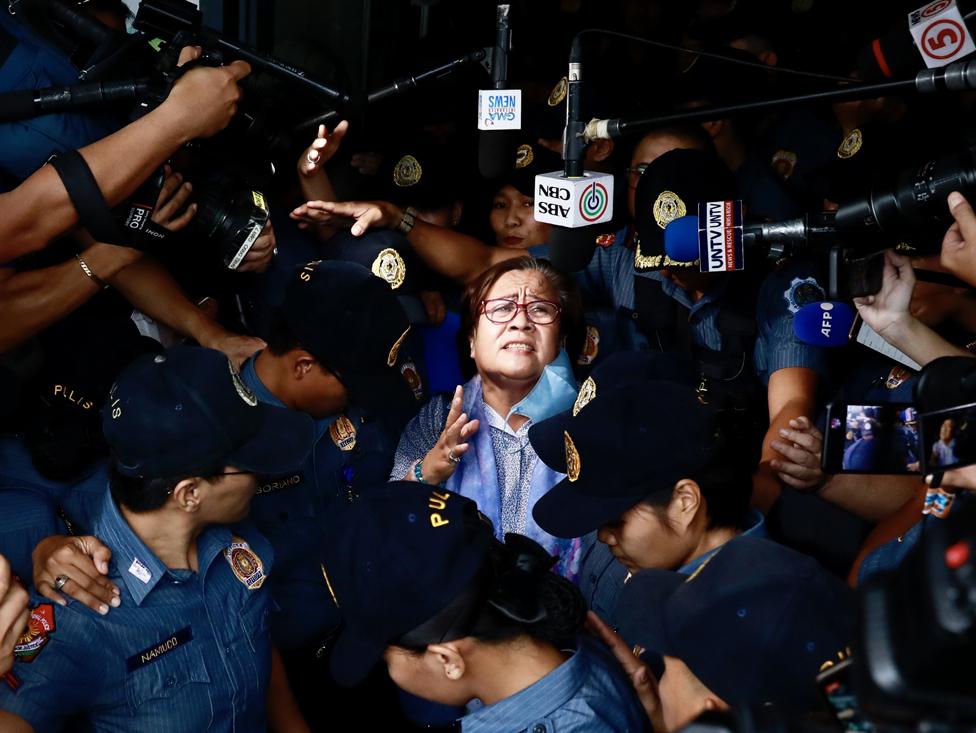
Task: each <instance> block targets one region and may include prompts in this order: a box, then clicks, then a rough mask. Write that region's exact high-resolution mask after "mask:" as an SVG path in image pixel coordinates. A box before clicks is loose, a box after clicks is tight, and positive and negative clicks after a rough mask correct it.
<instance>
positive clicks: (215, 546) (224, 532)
mask: <svg viewBox="0 0 976 733" xmlns="http://www.w3.org/2000/svg"><path fill="white" fill-rule="evenodd" d="M94 533H95V535H96V536H97V537H99V538H101V540H102V542H104V543H105V544H106V545H107V546H108V547H109V549H111V550H112V564H113V565H114V566H115V567H116V568H117V572H118V574H119V575H120V576H121V577H122V580H123V582H124V583H125V588H126V590H127V591H128V592H129V594H130V595H131V596H132V599H133V601H135V604H136V605H137V606H140V605H142V602H143V600H145V598H146V596H148V595H149V593H150V592H151V591H152V589H153V588H155V587H156V585H157V584H158V583H159V582H160V581H161V580H162V579H163V578H164V577H165V576H167V575H169V574H170V571H169V569H168V568H167V567H166V566H165V565H164V564H163V561H162V560H160V559H159V558H158V557H156V555H155V553H153V551H152V550H150V549H149V548H148V547H147V546H146V543H144V542H143V541H142V540H141V539H139V537H138V535H136V533H135V532H133V531H132V527H130V526H129V523H128V522H126V521H125V518H124V517H123V516H122V513H121V512H120V511H119V508H118V506H117V505H116V504H115V501H114V500H113V499H112V494H111V492H110V491H108V489H106V491H105V499H104V503H103V505H102V513H101V515H100V517H99V519H98V521H97V522H96V523H95V528H94ZM231 541H232V538H231V531H230V529H229V528H228V527H226V526H222V525H212V526H210V527H207V528H206V529H205V530H204V531H203V532H202V533H201V535H200V536H199V537H198V538H197V562H198V565H199V574H200V575H201V576H203V575H205V574H206V572H207V568H209V567H210V563H211V562H213V560H214V558H216V557H218V556H219V555H220V554H221V553H222V552H223V550H224V549H225V548H227V547H230V544H231Z"/></svg>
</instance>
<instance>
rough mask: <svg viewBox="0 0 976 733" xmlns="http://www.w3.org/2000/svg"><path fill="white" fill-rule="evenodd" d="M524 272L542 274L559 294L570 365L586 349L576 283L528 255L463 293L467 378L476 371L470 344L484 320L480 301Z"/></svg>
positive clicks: (509, 262) (495, 268)
mask: <svg viewBox="0 0 976 733" xmlns="http://www.w3.org/2000/svg"><path fill="white" fill-rule="evenodd" d="M524 270H528V271H534V272H538V273H540V274H541V275H542V276H543V277H544V278H545V279H546V282H547V283H548V284H549V286H550V287H551V288H552V289H553V290H554V291H555V292H556V298H557V299H558V301H559V305H560V306H561V307H562V313H561V314H560V316H559V336H560V338H562V339H564V341H565V344H566V346H565V348H566V353H567V354H569V359H570V362H572V363H573V364H575V363H576V359H577V357H578V356H579V354H580V351H581V350H582V349H583V343H584V339H585V333H586V332H585V330H584V328H583V301H582V299H581V297H580V293H579V288H578V287H577V286H576V281H575V280H573V278H571V277H569V276H568V275H566V274H565V273H563V272H562V271H560V270H557V269H556V268H555V267H553V266H552V264H551V263H550V262H549V260H545V259H537V258H534V257H530V256H529V255H528V254H526V256H525V257H514V258H512V259H510V260H504V261H503V262H499V263H498V264H497V265H494V266H493V267H489V268H488V269H487V270H485V271H484V272H483V273H481V275H479V276H478V277H477V278H476V279H475V280H473V281H472V282H471V283H470V284H469V285H468V287H467V288H465V290H464V295H463V297H462V299H461V306H460V308H461V328H460V329H459V330H458V349H459V351H460V356H461V362H462V364H461V368H462V370H463V371H465V372H466V374H467V375H469V376H470V375H471V374H474V371H475V370H474V368H473V364H472V363H471V358H470V349H469V348H468V340H469V339H471V338H472V337H473V335H474V330H475V326H476V325H477V323H478V319H479V318H480V316H481V313H480V310H481V301H482V300H484V298H485V296H486V295H487V294H488V293H489V291H491V289H492V287H493V286H494V285H495V283H496V282H498V280H499V279H500V278H501V277H502V275H504V274H506V273H508V272H517V271H524Z"/></svg>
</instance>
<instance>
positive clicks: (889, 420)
mask: <svg viewBox="0 0 976 733" xmlns="http://www.w3.org/2000/svg"><path fill="white" fill-rule="evenodd" d="M974 416H976V413H974ZM973 424H974V426H976V422H974V423H973ZM918 427H919V426H918V413H917V411H916V410H915V408H914V407H913V406H912V405H908V404H898V403H888V404H882V405H849V404H831V405H830V406H829V407H828V408H827V433H826V435H825V438H824V451H823V469H824V471H825V472H826V473H882V474H909V473H920V471H921V465H920V459H921V450H920V443H919V434H918Z"/></svg>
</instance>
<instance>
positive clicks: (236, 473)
mask: <svg viewBox="0 0 976 733" xmlns="http://www.w3.org/2000/svg"><path fill="white" fill-rule="evenodd" d="M252 475H254V471H221V472H220V473H215V474H214V476H252Z"/></svg>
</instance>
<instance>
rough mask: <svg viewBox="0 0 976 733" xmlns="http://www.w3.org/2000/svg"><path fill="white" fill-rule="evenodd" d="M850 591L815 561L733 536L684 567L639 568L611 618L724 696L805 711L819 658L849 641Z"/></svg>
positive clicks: (634, 641) (624, 632) (630, 637)
mask: <svg viewBox="0 0 976 733" xmlns="http://www.w3.org/2000/svg"><path fill="white" fill-rule="evenodd" d="M855 611H856V609H855V599H854V593H853V591H851V590H850V588H848V587H847V586H846V585H845V584H844V583H843V582H841V581H840V580H839V579H838V578H836V577H834V576H833V575H831V574H830V573H828V572H827V571H826V570H824V569H823V568H822V567H821V566H820V565H818V564H817V562H816V561H815V560H813V559H812V558H810V557H807V556H806V555H801V554H800V553H798V552H796V551H794V550H791V549H789V548H787V547H783V546H782V545H779V544H777V543H775V542H770V541H768V540H763V539H757V538H753V537H741V536H740V537H737V538H735V539H733V540H730V541H729V542H727V543H726V544H724V545H723V546H722V547H721V549H719V551H718V552H717V553H716V554H715V555H713V556H712V557H711V558H709V559H708V560H707V561H706V562H705V564H704V565H703V566H702V567H701V568H700V569H699V570H698V571H697V572H695V573H693V574H692V575H690V576H686V575H681V574H679V573H675V572H672V571H670V570H659V569H652V570H642V571H640V572H639V573H637V574H635V575H633V576H632V577H631V578H630V579H629V580H628V582H627V583H626V585H625V586H624V588H623V591H622V592H621V595H620V599H619V601H618V605H617V609H616V612H615V615H616V618H615V619H613V621H614V625H615V626H616V627H617V629H618V631H619V633H620V635H621V636H622V637H623V638H624V639H625V640H626V641H627V643H628V644H630V645H633V646H638V647H641V648H642V649H644V650H646V651H648V652H654V653H657V654H663V655H666V656H670V657H677V658H678V659H680V660H681V661H683V662H684V663H685V664H686V665H687V666H688V668H689V669H690V670H691V671H692V672H693V673H694V675H695V676H696V677H698V678H699V679H700V680H701V681H702V682H703V683H704V684H705V686H706V687H708V688H709V689H710V690H711V691H712V692H714V693H715V694H716V695H718V696H719V697H721V698H722V700H724V701H725V702H726V703H728V704H729V705H736V704H742V703H757V702H770V703H773V704H776V705H778V706H783V707H785V708H787V709H795V710H798V711H806V710H809V709H811V708H812V707H813V706H814V705H815V704H816V702H817V699H818V695H817V690H816V685H815V678H816V675H817V672H819V670H820V668H821V666H822V665H823V663H824V662H827V661H829V660H832V659H836V658H837V654H838V652H841V651H843V650H844V648H845V647H846V646H847V645H848V644H850V643H851V642H852V641H853V636H854V632H855V623H856V612H855Z"/></svg>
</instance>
